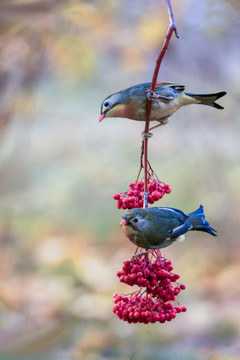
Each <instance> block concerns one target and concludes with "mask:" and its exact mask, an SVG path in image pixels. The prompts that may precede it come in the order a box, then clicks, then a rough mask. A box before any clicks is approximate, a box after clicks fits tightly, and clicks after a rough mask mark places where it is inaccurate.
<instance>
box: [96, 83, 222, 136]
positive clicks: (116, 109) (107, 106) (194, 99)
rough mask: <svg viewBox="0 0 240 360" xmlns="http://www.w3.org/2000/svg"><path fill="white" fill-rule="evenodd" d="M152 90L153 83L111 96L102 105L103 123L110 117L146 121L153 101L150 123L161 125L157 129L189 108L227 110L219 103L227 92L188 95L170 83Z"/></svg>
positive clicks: (181, 88)
mask: <svg viewBox="0 0 240 360" xmlns="http://www.w3.org/2000/svg"><path fill="white" fill-rule="evenodd" d="M150 87H151V83H143V84H138V85H134V86H132V87H129V88H127V89H125V90H122V91H119V92H116V93H114V94H112V95H109V96H108V97H107V98H106V99H105V100H104V101H103V102H102V105H101V114H100V117H99V122H101V121H102V120H103V119H104V118H106V117H111V118H113V117H119V118H128V119H132V120H137V121H145V120H146V112H147V102H148V100H152V107H151V115H150V121H154V120H155V121H157V122H159V124H158V125H156V126H154V127H152V128H151V129H153V128H155V127H158V126H161V125H165V124H167V122H168V118H169V117H170V116H171V115H172V114H173V113H174V112H175V111H177V110H178V109H179V108H180V107H182V106H185V105H191V104H203V105H208V106H212V107H214V108H216V109H223V107H222V106H221V105H219V104H217V103H216V102H215V101H216V100H218V99H219V98H221V97H222V96H224V95H226V92H225V91H221V92H218V93H215V94H203V95H201V94H191V93H186V92H184V90H185V86H184V85H179V84H176V83H173V82H168V81H163V82H158V83H157V84H156V87H155V90H154V92H152V91H150Z"/></svg>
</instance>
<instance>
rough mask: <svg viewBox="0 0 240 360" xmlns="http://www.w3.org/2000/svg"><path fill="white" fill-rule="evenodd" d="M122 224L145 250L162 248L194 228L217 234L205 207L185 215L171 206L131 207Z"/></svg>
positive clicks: (132, 239)
mask: <svg viewBox="0 0 240 360" xmlns="http://www.w3.org/2000/svg"><path fill="white" fill-rule="evenodd" d="M120 225H121V227H122V229H123V231H124V232H125V234H126V235H127V237H128V238H129V240H130V241H132V242H133V243H134V244H135V245H137V246H139V247H141V248H144V249H161V248H164V247H166V246H169V245H171V244H172V243H173V242H174V241H176V240H180V241H181V240H183V239H184V237H183V234H185V233H186V232H188V231H190V230H198V231H204V232H207V233H209V234H211V235H213V236H216V230H214V229H213V228H212V227H210V226H209V223H208V222H207V220H206V219H205V215H204V211H203V206H202V205H201V206H200V207H199V209H197V210H195V211H193V212H191V213H189V214H187V215H186V214H184V212H183V211H181V210H178V209H174V208H169V207H151V208H147V209H131V210H127V211H126V212H125V213H124V215H123V217H122V221H121V222H120Z"/></svg>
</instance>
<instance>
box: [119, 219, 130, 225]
mask: <svg viewBox="0 0 240 360" xmlns="http://www.w3.org/2000/svg"><path fill="white" fill-rule="evenodd" d="M127 223H128V222H127V220H125V219H123V220H122V221H121V222H120V225H121V226H126V225H127Z"/></svg>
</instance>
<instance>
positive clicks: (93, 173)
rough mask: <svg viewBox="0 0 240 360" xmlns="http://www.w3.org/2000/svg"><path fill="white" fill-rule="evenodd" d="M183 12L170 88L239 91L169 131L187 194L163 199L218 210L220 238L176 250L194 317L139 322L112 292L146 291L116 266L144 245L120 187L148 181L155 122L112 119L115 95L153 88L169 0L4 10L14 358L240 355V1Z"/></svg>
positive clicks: (0, 136) (14, 4)
mask: <svg viewBox="0 0 240 360" xmlns="http://www.w3.org/2000/svg"><path fill="white" fill-rule="evenodd" d="M172 5H173V8H174V11H175V17H176V22H177V26H178V30H179V33H180V36H181V37H180V39H179V40H177V39H176V38H174V37H173V38H172V40H171V44H170V47H169V49H168V51H167V53H166V56H165V58H164V61H163V64H162V67H161V70H160V74H159V80H167V81H174V82H177V83H180V84H185V85H186V89H187V91H188V92H193V93H194V92H195V93H208V92H218V91H223V90H225V91H227V92H228V95H227V96H225V97H224V98H222V99H221V100H220V101H219V102H220V103H221V104H222V105H223V106H224V107H225V110H223V111H218V110H216V109H213V108H210V107H203V106H195V105H194V106H189V107H186V108H182V109H181V110H179V111H178V112H177V113H176V114H175V115H174V116H172V118H171V119H170V122H169V124H168V125H167V126H165V127H162V128H160V129H157V130H156V132H155V133H154V136H153V138H152V139H151V140H150V144H149V157H150V162H151V164H152V166H153V168H154V170H155V172H156V173H157V174H158V176H159V178H160V179H161V180H163V181H165V182H167V183H169V184H170V185H171V187H172V189H173V190H172V193H171V194H169V195H165V197H164V198H163V199H162V200H161V201H160V202H159V203H158V204H159V205H160V206H173V207H177V208H180V209H182V210H183V211H185V212H188V211H192V210H195V209H197V207H198V206H199V204H200V203H202V204H203V205H204V206H205V212H206V216H207V219H208V220H209V221H210V223H211V225H212V226H213V227H214V228H216V229H217V230H218V237H217V238H213V237H211V236H208V235H206V234H201V233H200V234H196V233H191V234H188V235H187V239H186V241H185V242H184V243H177V244H174V245H173V246H172V247H169V248H166V249H164V251H163V255H164V256H165V257H167V258H169V259H171V260H172V261H173V264H174V266H175V272H178V273H180V274H181V280H182V282H183V283H185V284H186V286H187V289H186V291H185V292H184V293H181V294H180V295H179V297H180V302H181V304H184V305H186V306H187V307H188V311H187V312H186V313H184V314H179V315H178V317H177V318H176V319H175V320H174V321H172V322H170V323H166V324H163V325H161V324H150V325H141V324H138V325H129V324H127V323H124V322H122V321H120V320H118V318H117V317H116V316H115V315H114V314H113V313H112V306H113V303H112V294H113V293H114V292H123V293H128V292H129V291H130V289H129V288H127V286H122V285H121V284H120V282H119V281H118V278H117V277H116V272H117V271H118V270H120V269H121V266H122V262H123V261H124V260H126V259H130V258H131V256H132V254H133V252H134V251H135V248H134V246H133V244H131V243H130V242H129V241H128V240H127V238H125V237H124V235H123V234H122V232H121V229H120V226H119V221H120V218H121V215H122V211H121V210H118V209H116V208H115V202H114V201H113V199H112V194H113V193H114V192H120V191H124V190H127V188H128V184H129V182H131V181H134V180H135V178H136V175H137V172H138V168H139V156H140V147H141V132H142V130H143V124H142V123H138V122H134V121H130V120H127V119H105V120H104V121H103V122H102V123H101V124H99V123H98V116H99V111H100V104H101V102H102V100H103V99H104V98H105V97H106V96H107V95H109V94H111V93H113V92H115V91H118V90H121V89H124V88H126V87H128V86H131V85H133V84H137V83H140V82H147V81H151V78H152V73H153V69H154V65H155V59H156V57H157V55H158V53H159V50H160V47H161V44H162V42H163V40H164V36H165V33H166V31H167V28H168V15H167V9H166V4H165V1H163V0H159V1H156V0H155V1H153V0H148V1H144V0H131V1H127V0H115V1H110V0H102V1H93V0H86V1H80V0H78V1H77V0H75V1H74V0H1V2H0V108H1V111H0V214H1V216H0V359H3V360H10V359H13V360H15V359H21V358H22V359H36V360H37V359H39V360H41V359H57V360H71V359H73V360H78V359H87V360H104V359H119V360H128V359H131V360H142V359H153V360H154V359H160V360H165V359H176V360H200V359H210V360H237V359H239V358H240V306H239V302H240V264H239V257H240V245H239V241H240V239H239V220H240V189H239V182H240V167H239V155H240V150H239V130H240V125H239V110H240V109H239V95H240V87H239V83H240V65H239V64H240V59H239V55H240V51H239V48H240V41H239V30H240V20H239V19H240V17H239V14H240V3H239V1H238V0H201V1H199V0H192V1H190V0H182V1H174V0H173V1H172Z"/></svg>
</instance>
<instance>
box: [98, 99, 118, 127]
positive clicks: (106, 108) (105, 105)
mask: <svg viewBox="0 0 240 360" xmlns="http://www.w3.org/2000/svg"><path fill="white" fill-rule="evenodd" d="M119 105H121V93H116V94H112V95H110V96H108V97H107V98H106V99H105V100H103V102H102V105H101V115H100V117H99V122H101V121H102V120H103V119H104V118H105V117H115V116H114V113H115V111H116V109H115V108H116V107H118V106H119ZM114 109H115V110H114Z"/></svg>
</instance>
